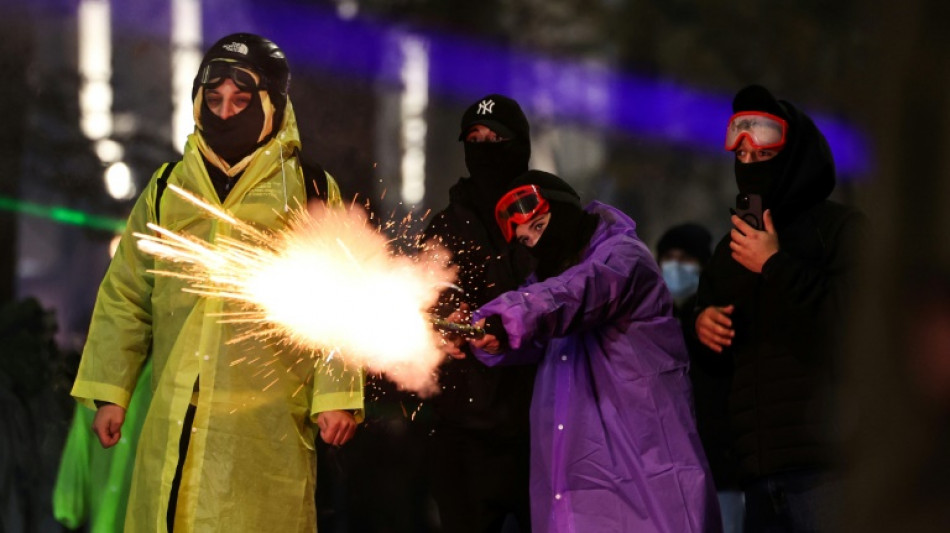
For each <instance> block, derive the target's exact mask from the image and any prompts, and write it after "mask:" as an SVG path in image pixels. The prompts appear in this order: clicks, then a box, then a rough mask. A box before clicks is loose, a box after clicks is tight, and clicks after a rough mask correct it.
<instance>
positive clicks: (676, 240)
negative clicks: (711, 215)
mask: <svg viewBox="0 0 950 533" xmlns="http://www.w3.org/2000/svg"><path fill="white" fill-rule="evenodd" d="M710 255H712V235H710V234H709V231H707V230H706V228H704V227H702V226H700V225H699V224H693V223H687V224H680V225H678V226H674V227H672V228H670V229H668V230H667V231H666V233H664V234H663V236H662V237H660V241H659V242H658V243H657V245H656V256H657V262H658V263H659V264H660V268H661V269H662V271H663V281H665V282H666V286H667V288H668V289H670V294H672V295H673V301H674V303H675V307H676V311H678V310H679V308H680V307H682V305H683V304H684V303H686V301H687V300H688V299H689V298H690V297H692V296H693V295H695V294H696V289H697V288H699V274H700V272H702V269H703V265H705V264H706V261H708V260H709V256H710Z"/></svg>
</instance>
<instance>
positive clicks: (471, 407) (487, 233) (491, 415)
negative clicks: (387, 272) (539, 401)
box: [423, 178, 535, 436]
mask: <svg viewBox="0 0 950 533" xmlns="http://www.w3.org/2000/svg"><path fill="white" fill-rule="evenodd" d="M483 194H484V195H486V197H482V195H483ZM487 194H489V193H486V192H485V191H483V189H481V188H479V187H478V186H477V185H476V184H475V182H474V181H473V180H472V178H462V179H460V180H459V181H458V183H456V184H455V185H453V186H452V188H451V190H450V191H449V205H448V207H446V208H445V209H444V210H443V211H441V212H439V213H438V214H436V215H435V216H434V217H433V219H432V222H430V224H429V226H428V227H427V228H426V230H425V232H424V235H423V240H424V241H425V242H432V243H439V244H442V245H443V246H445V247H446V248H448V249H449V251H451V252H452V257H453V259H452V263H453V264H455V265H458V266H459V278H458V281H457V284H458V286H459V287H460V288H461V290H460V291H447V292H446V293H445V294H444V295H443V298H442V300H441V302H440V307H441V309H440V314H442V315H443V316H444V315H448V314H449V313H451V312H452V311H454V310H455V309H456V308H457V306H458V303H459V302H465V303H467V304H468V305H469V307H470V309H471V310H472V311H474V310H476V309H478V307H479V306H481V305H482V304H484V303H487V302H488V301H490V300H492V299H493V298H495V297H496V296H498V295H500V294H502V293H504V292H506V291H509V290H512V289H515V288H517V287H518V286H519V285H520V283H521V282H522V281H524V279H525V278H526V277H527V275H528V274H529V273H530V272H531V271H532V269H533V266H534V265H533V262H532V259H531V256H530V254H528V253H527V252H526V250H525V249H524V247H523V246H509V245H508V243H507V242H505V239H504V237H502V235H501V230H500V229H499V228H498V225H497V224H496V223H495V218H494V209H493V208H494V199H493V198H488V197H487ZM479 206H482V207H481V208H479ZM489 206H490V207H489ZM465 349H467V347H466V348H465ZM534 372H535V369H534V367H533V366H519V367H497V368H489V367H486V366H485V365H483V364H482V363H479V362H478V361H477V360H476V359H475V358H474V357H472V356H471V354H468V357H466V358H465V359H458V360H456V359H453V360H450V361H447V362H446V363H445V364H443V365H442V367H441V376H440V384H441V388H442V392H441V394H439V395H438V396H436V397H435V398H434V399H433V401H432V403H433V405H434V407H435V414H436V417H437V423H439V424H442V425H446V426H451V427H455V428H459V429H469V430H488V431H491V432H495V433H496V434H499V435H502V436H515V435H517V434H522V435H527V431H528V408H529V406H530V404H531V392H532V385H533V383H534Z"/></svg>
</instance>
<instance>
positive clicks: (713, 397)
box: [656, 223, 745, 533]
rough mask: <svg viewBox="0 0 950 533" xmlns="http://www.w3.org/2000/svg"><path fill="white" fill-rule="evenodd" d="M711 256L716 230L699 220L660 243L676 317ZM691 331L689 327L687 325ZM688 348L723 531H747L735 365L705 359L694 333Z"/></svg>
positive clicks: (690, 302)
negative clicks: (736, 435)
mask: <svg viewBox="0 0 950 533" xmlns="http://www.w3.org/2000/svg"><path fill="white" fill-rule="evenodd" d="M711 256H712V235H711V234H710V233H709V231H708V230H707V229H706V228H704V227H703V226H700V225H699V224H695V223H686V224H680V225H677V226H673V227H671V228H669V229H668V230H666V232H665V233H663V236H661V237H660V240H659V241H658V242H657V245H656V258H657V263H659V265H660V270H661V271H662V273H663V281H665V282H666V287H667V288H668V289H669V290H670V294H672V295H673V316H675V317H677V318H679V319H681V320H682V317H683V316H685V315H689V313H690V311H691V310H692V308H693V307H694V306H695V304H696V290H697V289H698V288H699V276H700V274H702V271H703V267H705V266H706V262H708V261H709V258H710V257H711ZM684 331H686V328H684ZM684 337H685V339H686V348H687V350H688V351H689V359H690V370H689V377H690V381H691V382H692V384H693V398H694V402H695V406H696V429H697V430H698V431H699V438H700V440H701V441H702V443H703V450H704V451H705V452H706V459H707V460H708V461H709V468H710V470H711V471H712V476H713V481H714V482H715V484H716V493H717V496H718V497H719V510H720V512H721V514H722V529H723V532H724V533H739V532H741V531H742V525H743V515H744V514H745V504H744V499H743V496H742V491H741V490H740V489H739V483H738V479H737V474H736V466H737V465H736V459H735V454H734V453H733V451H732V445H731V441H730V438H731V437H730V433H729V425H728V424H729V405H728V402H729V389H730V387H731V386H732V367H731V366H730V365H728V364H723V362H722V361H718V360H715V361H711V360H709V358H708V357H705V358H704V355H706V353H707V352H706V351H705V350H703V349H702V346H700V345H699V341H698V339H696V337H695V336H692V335H684Z"/></svg>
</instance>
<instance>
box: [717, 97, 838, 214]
mask: <svg viewBox="0 0 950 533" xmlns="http://www.w3.org/2000/svg"><path fill="white" fill-rule="evenodd" d="M732 110H733V112H734V113H738V112H740V111H764V112H766V113H770V114H773V115H775V116H778V117H781V118H783V119H785V120H786V121H787V122H788V133H787V134H786V140H785V147H784V148H783V149H782V151H780V152H779V153H778V154H777V155H776V156H775V157H773V158H772V159H769V160H768V161H759V162H756V163H741V162H740V161H739V160H738V159H736V161H735V174H736V185H737V186H738V187H739V191H740V192H742V193H750V194H760V195H761V196H762V201H763V207H764V208H766V209H770V210H772V215H773V218H774V219H775V221H776V223H780V221H783V220H786V219H789V218H793V217H794V216H795V215H796V214H798V213H800V212H801V211H803V210H805V209H807V208H809V207H811V206H812V205H815V204H817V203H818V202H820V201H822V200H824V199H826V198H827V197H828V196H829V195H830V194H831V191H832V190H834V186H835V170H834V160H833V158H832V156H831V149H830V148H829V147H828V142H827V141H826V140H825V137H824V135H822V134H821V132H820V131H819V130H818V128H817V127H816V126H815V124H814V122H812V120H811V118H809V117H808V115H806V114H805V113H803V112H802V111H800V110H798V109H797V108H796V107H795V106H793V105H792V104H791V103H789V102H786V101H784V100H776V99H775V97H773V96H772V94H771V93H770V92H769V91H768V90H767V89H766V88H764V87H762V86H760V85H750V86H748V87H745V88H744V89H742V90H740V91H739V92H738V93H736V96H735V98H734V99H733V102H732Z"/></svg>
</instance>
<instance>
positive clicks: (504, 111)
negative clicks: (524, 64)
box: [423, 94, 535, 533]
mask: <svg viewBox="0 0 950 533" xmlns="http://www.w3.org/2000/svg"><path fill="white" fill-rule="evenodd" d="M459 140H460V141H463V146H464V148H465V165H466V166H467V167H468V171H469V173H470V174H471V175H470V177H466V178H461V179H460V180H459V181H458V183H456V184H455V185H453V186H452V188H451V189H450V191H449V205H448V207H446V208H445V209H444V210H442V211H441V212H439V213H438V214H436V215H435V216H434V217H433V219H432V221H431V222H430V224H429V225H428V227H427V228H426V230H425V231H424V233H423V242H426V243H435V244H439V245H441V246H444V247H446V248H447V249H448V250H449V251H450V252H451V253H452V257H453V258H452V263H453V264H454V265H456V266H457V267H458V269H459V271H458V282H457V285H458V290H450V291H447V292H446V293H445V294H444V295H443V298H442V299H441V300H440V303H439V309H438V313H439V314H440V315H442V316H454V317H455V318H456V319H459V321H461V320H462V319H461V318H460V315H459V314H458V313H460V312H470V311H474V310H475V309H477V308H478V307H479V306H480V305H482V304H484V303H486V302H488V301H489V300H491V299H492V298H494V297H496V296H498V295H500V294H502V293H504V292H506V291H509V290H512V289H515V288H517V287H518V285H519V284H520V283H521V282H522V281H523V280H524V279H525V277H527V275H528V273H530V272H531V271H532V269H533V267H534V265H533V260H532V259H531V257H530V255H529V254H527V252H526V251H525V250H518V249H515V248H514V247H512V248H509V246H508V243H507V242H506V241H505V238H504V237H503V236H502V234H501V230H500V229H499V228H498V225H497V224H496V223H495V214H494V209H495V204H496V203H497V201H498V199H499V198H501V196H502V195H503V194H504V193H505V192H507V191H508V184H509V183H510V182H511V181H512V180H513V179H514V178H516V177H517V176H519V175H521V174H523V173H524V172H526V171H527V170H528V160H529V158H530V157H531V140H530V137H529V126H528V120H527V118H526V117H525V115H524V113H523V112H522V110H521V107H520V106H519V105H518V103H517V102H516V101H514V100H512V99H510V98H508V97H505V96H502V95H499V94H490V95H487V96H485V97H484V98H480V99H479V100H478V101H476V102H474V103H473V104H472V105H471V106H469V107H468V109H466V111H465V113H464V115H463V116H462V121H461V131H460V134H459ZM522 248H523V247H522ZM468 350H469V348H468V343H467V342H461V340H458V341H457V342H456V343H450V344H448V345H447V346H446V353H448V354H450V355H451V356H452V357H450V358H448V361H447V362H446V363H445V364H443V365H442V367H441V375H440V384H441V389H442V391H441V394H439V395H438V396H436V397H435V398H434V399H433V400H432V404H433V411H434V419H435V420H434V431H433V432H432V435H431V438H430V444H431V446H430V453H429V454H428V456H429V460H430V490H431V493H432V495H433V496H434V498H435V501H436V503H437V506H438V509H439V516H440V518H441V524H442V531H444V532H446V533H449V532H451V533H465V532H469V531H471V532H497V531H501V530H502V528H503V527H505V526H504V524H505V522H506V520H507V521H510V520H512V517H513V519H514V520H516V521H517V524H518V530H519V531H521V532H527V531H530V524H529V520H530V519H529V517H530V511H529V500H528V452H529V429H528V409H529V407H530V404H531V394H532V386H533V383H534V373H535V368H534V367H533V366H517V367H497V368H488V367H486V366H484V365H482V364H481V363H479V362H478V361H477V360H476V359H475V358H474V357H471V355H470V354H469V353H468ZM506 531H508V529H506Z"/></svg>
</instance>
